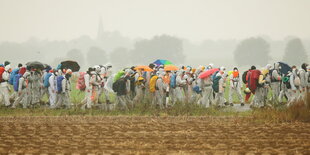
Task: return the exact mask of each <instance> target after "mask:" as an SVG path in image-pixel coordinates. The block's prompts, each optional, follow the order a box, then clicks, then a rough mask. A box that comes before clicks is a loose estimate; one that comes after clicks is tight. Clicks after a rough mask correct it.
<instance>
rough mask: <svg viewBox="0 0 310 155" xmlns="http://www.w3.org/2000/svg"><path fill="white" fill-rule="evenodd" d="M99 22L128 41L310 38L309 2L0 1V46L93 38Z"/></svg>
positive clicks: (227, 0)
mask: <svg viewBox="0 0 310 155" xmlns="http://www.w3.org/2000/svg"><path fill="white" fill-rule="evenodd" d="M100 16H101V17H102V19H103V25H104V29H105V30H107V31H114V30H118V31H120V32H121V33H122V34H123V35H124V36H127V37H130V38H140V37H143V38H150V37H152V36H154V35H158V34H163V33H165V34H170V35H175V36H179V37H182V38H187V39H190V40H193V41H202V40H204V39H215V40H216V39H243V38H246V37H249V36H257V35H268V36H270V37H271V38H272V39H283V38H285V37H286V36H290V35H294V36H299V37H301V38H309V36H310V0H0V41H17V42H22V41H26V40H28V39H29V38H30V37H36V38H39V39H48V40H70V39H73V38H76V37H79V36H81V35H89V36H90V37H92V38H95V37H96V34H97V29H98V22H99V17H100Z"/></svg>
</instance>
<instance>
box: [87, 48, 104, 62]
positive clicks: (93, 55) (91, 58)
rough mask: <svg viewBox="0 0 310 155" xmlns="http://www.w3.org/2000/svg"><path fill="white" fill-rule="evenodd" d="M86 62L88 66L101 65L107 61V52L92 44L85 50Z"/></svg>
mask: <svg viewBox="0 0 310 155" xmlns="http://www.w3.org/2000/svg"><path fill="white" fill-rule="evenodd" d="M87 62H88V65H90V66H94V65H102V64H104V63H107V54H106V52H105V51H104V50H102V49H100V48H98V47H94V46H93V47H91V48H90V49H89V51H88V52H87Z"/></svg>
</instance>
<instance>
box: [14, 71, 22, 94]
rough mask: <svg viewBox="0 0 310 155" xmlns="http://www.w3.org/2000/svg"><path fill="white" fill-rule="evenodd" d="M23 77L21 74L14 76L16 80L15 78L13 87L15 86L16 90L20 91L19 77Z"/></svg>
mask: <svg viewBox="0 0 310 155" xmlns="http://www.w3.org/2000/svg"><path fill="white" fill-rule="evenodd" d="M21 77H22V75H21V74H17V75H15V76H14V80H13V88H14V91H16V92H17V91H18V86H19V79H20V78H21Z"/></svg>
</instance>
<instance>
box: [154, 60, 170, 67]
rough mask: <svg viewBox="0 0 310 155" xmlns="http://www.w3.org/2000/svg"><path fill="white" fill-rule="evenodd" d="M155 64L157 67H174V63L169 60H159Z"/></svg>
mask: <svg viewBox="0 0 310 155" xmlns="http://www.w3.org/2000/svg"><path fill="white" fill-rule="evenodd" d="M153 63H154V64H156V65H157V66H160V65H172V62H170V61H168V60H163V59H157V60H156V61H154V62H153Z"/></svg>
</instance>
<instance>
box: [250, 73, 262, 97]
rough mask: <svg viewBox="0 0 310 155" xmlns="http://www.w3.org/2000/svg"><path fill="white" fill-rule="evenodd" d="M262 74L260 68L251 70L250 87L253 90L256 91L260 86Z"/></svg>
mask: <svg viewBox="0 0 310 155" xmlns="http://www.w3.org/2000/svg"><path fill="white" fill-rule="evenodd" d="M260 75H261V71H260V70H251V71H250V72H249V77H248V79H249V80H248V87H249V89H250V90H251V91H252V92H255V90H256V88H257V86H258V79H259V76H260Z"/></svg>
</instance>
